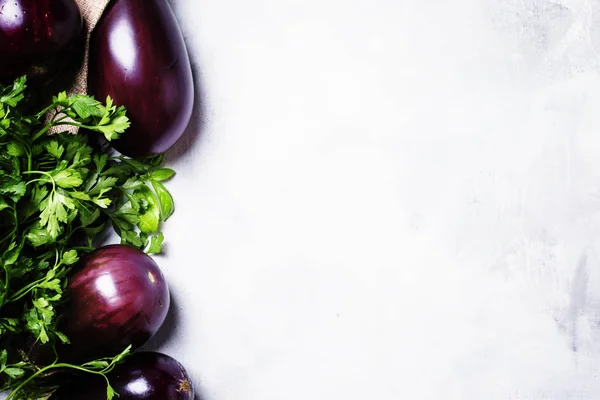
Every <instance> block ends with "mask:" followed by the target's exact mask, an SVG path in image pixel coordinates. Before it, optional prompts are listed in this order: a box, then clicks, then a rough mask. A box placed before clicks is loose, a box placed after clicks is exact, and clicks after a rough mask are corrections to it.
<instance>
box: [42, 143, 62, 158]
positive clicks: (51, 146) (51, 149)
mask: <svg viewBox="0 0 600 400" xmlns="http://www.w3.org/2000/svg"><path fill="white" fill-rule="evenodd" d="M46 151H47V152H48V153H49V154H50V155H51V156H53V157H54V158H61V157H62V155H63V153H64V152H65V148H64V147H63V146H61V145H59V144H58V142H57V141H56V140H51V141H50V142H49V143H48V144H46Z"/></svg>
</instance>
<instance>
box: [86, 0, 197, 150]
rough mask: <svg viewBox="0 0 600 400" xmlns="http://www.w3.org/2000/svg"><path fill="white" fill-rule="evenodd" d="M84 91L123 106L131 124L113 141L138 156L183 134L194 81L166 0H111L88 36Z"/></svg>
mask: <svg viewBox="0 0 600 400" xmlns="http://www.w3.org/2000/svg"><path fill="white" fill-rule="evenodd" d="M88 93H89V94H90V95H94V96H95V97H96V98H97V99H105V98H106V97H107V96H110V97H112V98H113V100H114V102H115V104H118V105H124V106H125V107H126V108H127V116H128V117H129V119H130V121H131V127H130V128H129V129H128V130H127V131H126V132H125V133H123V134H122V137H121V138H120V139H118V140H116V141H113V142H112V145H113V147H114V148H115V149H117V150H118V151H119V152H121V153H123V154H125V155H127V156H131V157H140V156H147V155H154V154H160V153H163V152H165V151H167V150H168V149H169V148H170V147H171V146H173V145H174V144H175V142H176V141H177V140H178V139H179V138H180V137H181V136H182V135H183V133H184V131H185V129H186V127H187V126H188V124H189V121H190V118H191V115H192V109H193V103H194V82H193V77H192V69H191V65H190V59H189V55H188V52H187V49H186V46H185V43H184V40H183V35H182V34H181V30H180V29H179V25H178V23H177V20H176V18H175V15H174V14H173V10H172V9H171V6H170V5H169V3H168V2H167V1H166V0H115V1H113V2H112V3H111V5H109V7H108V8H107V10H106V11H105V13H104V15H103V16H102V18H101V19H100V21H99V22H98V24H97V25H96V28H95V29H94V31H93V32H92V35H91V39H90V59H89V70H88Z"/></svg>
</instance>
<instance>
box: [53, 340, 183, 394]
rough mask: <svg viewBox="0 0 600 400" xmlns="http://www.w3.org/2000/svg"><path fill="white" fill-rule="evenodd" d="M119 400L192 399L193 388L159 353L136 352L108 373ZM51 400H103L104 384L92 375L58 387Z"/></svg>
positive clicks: (178, 368) (180, 369)
mask: <svg viewBox="0 0 600 400" xmlns="http://www.w3.org/2000/svg"><path fill="white" fill-rule="evenodd" d="M108 380H109V382H110V385H111V386H112V388H113V389H114V390H115V391H116V392H117V393H119V397H118V399H119V400H167V399H168V400H193V399H194V387H193V385H192V381H191V380H190V378H189V376H188V374H187V372H186V370H185V368H184V367H183V366H182V365H181V364H180V363H179V362H178V361H176V360H175V359H173V358H171V357H169V356H167V355H165V354H161V353H154V352H142V353H135V354H133V355H131V356H129V357H128V358H126V359H125V362H124V363H123V364H119V365H117V366H116V367H115V369H114V370H113V371H111V372H110V373H109V374H108ZM50 399H51V400H73V399H85V400H106V399H107V395H106V381H105V380H104V379H102V378H100V377H98V376H95V375H82V376H81V378H80V379H78V380H76V381H75V382H71V383H69V384H67V385H64V386H61V387H60V389H59V390H58V391H57V392H56V393H54V395H53V396H52V397H51V398H50Z"/></svg>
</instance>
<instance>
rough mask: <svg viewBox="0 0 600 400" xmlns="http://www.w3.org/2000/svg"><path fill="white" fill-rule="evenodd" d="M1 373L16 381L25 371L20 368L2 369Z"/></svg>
mask: <svg viewBox="0 0 600 400" xmlns="http://www.w3.org/2000/svg"><path fill="white" fill-rule="evenodd" d="M2 372H4V373H5V374H6V375H8V376H10V377H11V378H12V379H17V378H18V377H20V376H22V375H23V374H24V373H25V371H24V370H23V369H22V368H16V367H8V368H4V370H2Z"/></svg>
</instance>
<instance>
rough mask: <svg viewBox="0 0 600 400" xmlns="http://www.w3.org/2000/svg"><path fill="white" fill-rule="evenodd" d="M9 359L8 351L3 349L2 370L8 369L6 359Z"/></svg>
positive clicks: (0, 366)
mask: <svg viewBox="0 0 600 400" xmlns="http://www.w3.org/2000/svg"><path fill="white" fill-rule="evenodd" d="M7 358H8V352H7V351H6V349H2V352H1V353H0V368H1V369H4V368H6V359H7Z"/></svg>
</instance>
